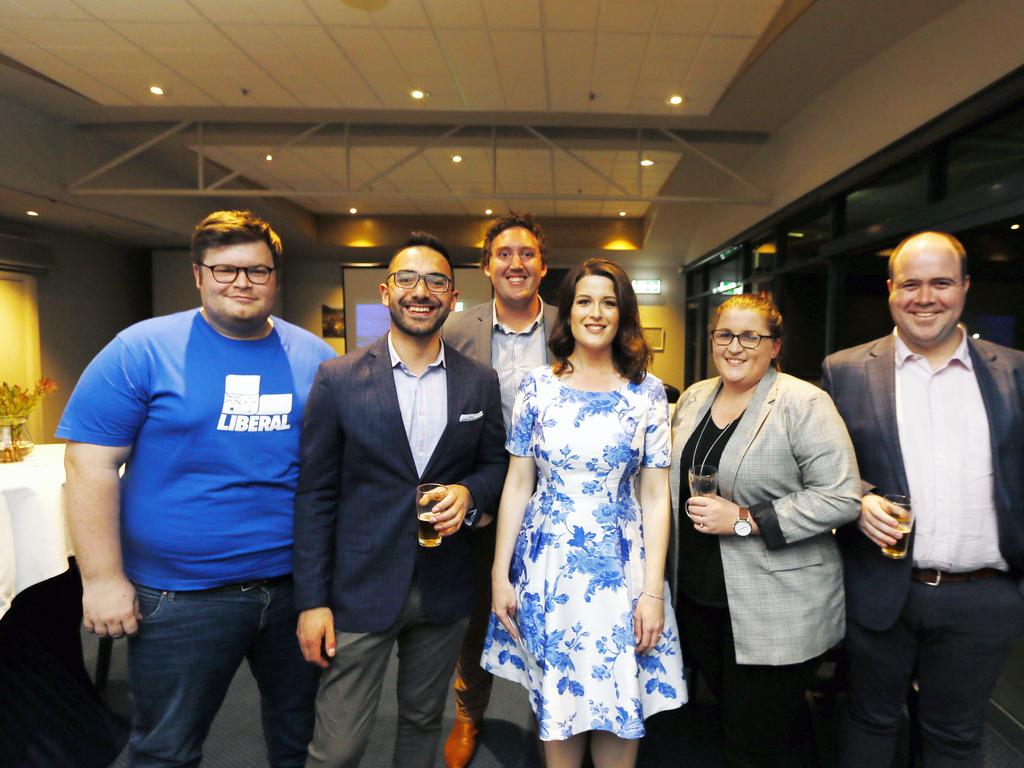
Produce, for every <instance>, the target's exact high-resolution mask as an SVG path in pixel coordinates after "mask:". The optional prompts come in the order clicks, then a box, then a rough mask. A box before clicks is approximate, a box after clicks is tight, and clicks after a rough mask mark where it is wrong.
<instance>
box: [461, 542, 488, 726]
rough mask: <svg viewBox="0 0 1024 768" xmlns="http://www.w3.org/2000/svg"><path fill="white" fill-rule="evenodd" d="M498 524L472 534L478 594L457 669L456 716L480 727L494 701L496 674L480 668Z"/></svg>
mask: <svg viewBox="0 0 1024 768" xmlns="http://www.w3.org/2000/svg"><path fill="white" fill-rule="evenodd" d="M497 528H498V526H497V523H491V524H490V525H488V526H487V527H485V528H482V529H481V530H479V531H473V533H472V537H473V538H472V539H471V542H472V545H473V576H474V578H475V579H476V594H475V596H474V597H473V612H472V613H471V614H470V615H469V627H468V628H467V629H466V636H465V637H464V638H463V639H462V648H461V650H460V651H459V660H458V663H457V664H456V666H455V717H456V719H458V720H469V721H470V722H473V723H476V724H477V725H479V724H480V723H481V722H482V721H483V719H484V712H485V711H486V710H487V704H488V702H490V700H491V688H492V687H493V686H494V675H492V674H491V673H490V672H488V671H487V670H485V669H484V668H483V667H481V666H480V657H481V656H482V655H483V652H484V640H485V639H486V638H487V626H488V624H490V619H491V566H492V565H493V564H494V543H495V531H496V530H497Z"/></svg>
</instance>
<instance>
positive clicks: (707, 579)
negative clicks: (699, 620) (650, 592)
mask: <svg viewBox="0 0 1024 768" xmlns="http://www.w3.org/2000/svg"><path fill="white" fill-rule="evenodd" d="M742 415H743V414H740V416H737V417H736V418H735V419H734V420H733V421H732V422H730V423H729V424H727V425H726V426H725V428H724V429H719V428H718V427H717V426H716V425H715V422H714V421H712V419H711V409H710V408H708V413H707V415H706V416H705V417H704V418H703V419H701V421H700V423H699V424H697V426H696V427H695V428H694V430H693V433H692V434H691V435H690V438H689V440H687V441H686V445H685V446H683V453H682V455H681V457H680V460H679V513H680V514H679V588H680V589H681V590H682V591H683V592H685V593H686V595H687V597H689V598H690V599H691V600H693V601H694V602H695V603H699V604H700V605H707V606H714V607H719V608H725V607H727V601H726V595H725V575H724V573H723V572H722V551H721V548H720V547H719V544H718V536H716V535H714V534H707V533H698V532H697V531H696V530H695V529H694V527H693V523H692V522H691V521H690V518H689V517H686V500H687V499H688V498H690V481H689V478H688V477H687V472H688V470H689V469H690V467H693V466H695V465H698V464H710V465H711V466H713V467H717V466H718V465H719V462H720V461H721V459H722V452H723V450H724V449H725V446H726V444H727V443H728V442H729V440H730V439H731V438H732V434H733V432H735V431H736V425H737V424H739V423H740V417H741V416H742Z"/></svg>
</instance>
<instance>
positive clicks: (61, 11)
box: [0, 0, 90, 19]
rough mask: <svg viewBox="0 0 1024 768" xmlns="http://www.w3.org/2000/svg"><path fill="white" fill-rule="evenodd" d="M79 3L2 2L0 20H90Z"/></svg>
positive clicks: (52, 0)
mask: <svg viewBox="0 0 1024 768" xmlns="http://www.w3.org/2000/svg"><path fill="white" fill-rule="evenodd" d="M88 18H90V16H89V14H88V12H87V11H85V10H84V9H83V8H82V7H81V6H79V5H78V4H77V3H74V2H72V1H71V0H32V2H31V3H29V2H25V0H21V2H16V0H0V19H88Z"/></svg>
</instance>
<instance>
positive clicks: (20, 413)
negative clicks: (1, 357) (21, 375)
mask: <svg viewBox="0 0 1024 768" xmlns="http://www.w3.org/2000/svg"><path fill="white" fill-rule="evenodd" d="M57 389H58V387H57V384H56V382H54V381H51V380H50V379H46V378H43V379H40V380H39V381H37V382H36V385H35V387H33V388H31V389H29V388H26V387H21V386H18V385H17V384H8V383H7V382H6V381H5V382H2V383H0V463H8V462H12V461H22V460H24V458H25V457H26V456H28V455H29V453H31V452H32V448H34V447H35V444H34V443H33V442H32V439H31V438H30V437H29V434H28V429H27V428H26V426H25V424H26V422H27V421H28V416H29V414H30V413H32V411H33V410H34V409H35V407H36V406H37V405H39V403H40V402H42V399H43V398H44V397H46V396H47V395H49V394H50V393H52V392H56V391H57Z"/></svg>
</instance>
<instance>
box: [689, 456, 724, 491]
mask: <svg viewBox="0 0 1024 768" xmlns="http://www.w3.org/2000/svg"><path fill="white" fill-rule="evenodd" d="M686 475H687V477H688V478H689V480H690V495H691V496H714V495H715V494H716V493H718V467H713V466H711V465H710V464H701V465H700V466H699V467H690V469H689V470H688V471H687V473H686Z"/></svg>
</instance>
